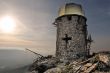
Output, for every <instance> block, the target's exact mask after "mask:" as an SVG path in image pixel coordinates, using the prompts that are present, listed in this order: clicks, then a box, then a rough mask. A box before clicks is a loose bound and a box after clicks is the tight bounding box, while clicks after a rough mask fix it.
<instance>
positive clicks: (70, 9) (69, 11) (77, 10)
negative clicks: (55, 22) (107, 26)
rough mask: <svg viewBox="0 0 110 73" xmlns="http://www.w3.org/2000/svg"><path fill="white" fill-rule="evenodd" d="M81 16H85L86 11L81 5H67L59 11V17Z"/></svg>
mask: <svg viewBox="0 0 110 73" xmlns="http://www.w3.org/2000/svg"><path fill="white" fill-rule="evenodd" d="M73 14H75V15H81V16H84V11H83V9H82V7H81V5H79V4H75V3H67V4H65V5H64V6H63V7H61V8H60V9H59V14H58V15H59V17H60V16H64V15H73Z"/></svg>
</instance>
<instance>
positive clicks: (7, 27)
mask: <svg viewBox="0 0 110 73" xmlns="http://www.w3.org/2000/svg"><path fill="white" fill-rule="evenodd" d="M15 27H16V23H15V20H14V19H13V18H12V17H11V16H5V17H3V18H1V20H0V29H1V31H2V32H4V33H12V32H13V31H14V30H15Z"/></svg>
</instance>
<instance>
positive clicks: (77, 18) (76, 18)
mask: <svg viewBox="0 0 110 73" xmlns="http://www.w3.org/2000/svg"><path fill="white" fill-rule="evenodd" d="M54 24H55V25H56V27H57V41H56V57H58V58H60V59H64V60H71V59H78V58H80V57H86V56H87V54H88V50H87V25H86V17H85V16H84V11H83V10H82V7H81V5H79V4H75V3H67V4H65V5H64V6H63V7H61V8H60V9H59V16H58V18H56V20H55V22H54Z"/></svg>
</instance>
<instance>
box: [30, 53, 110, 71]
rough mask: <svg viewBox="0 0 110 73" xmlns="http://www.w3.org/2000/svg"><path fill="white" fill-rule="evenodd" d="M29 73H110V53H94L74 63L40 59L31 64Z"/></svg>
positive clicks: (49, 58)
mask: <svg viewBox="0 0 110 73" xmlns="http://www.w3.org/2000/svg"><path fill="white" fill-rule="evenodd" d="M29 73H110V52H99V53H94V54H93V55H91V56H90V57H89V58H87V59H85V60H84V59H81V58H79V59H77V60H75V61H72V60H71V61H67V60H65V61H64V60H61V59H57V58H55V57H52V56H47V57H42V58H40V59H38V60H36V61H35V62H34V63H33V64H32V66H31V67H30V68H29Z"/></svg>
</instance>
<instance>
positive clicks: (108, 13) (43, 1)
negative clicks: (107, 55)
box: [0, 0, 110, 54]
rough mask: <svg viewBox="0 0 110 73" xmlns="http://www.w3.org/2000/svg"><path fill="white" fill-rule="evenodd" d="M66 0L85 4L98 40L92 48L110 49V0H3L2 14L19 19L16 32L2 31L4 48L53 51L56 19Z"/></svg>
mask: <svg viewBox="0 0 110 73" xmlns="http://www.w3.org/2000/svg"><path fill="white" fill-rule="evenodd" d="M66 2H74V3H78V4H81V5H82V6H83V9H84V10H85V16H86V18H87V19H88V20H87V24H88V31H89V33H91V35H92V38H93V40H94V43H93V45H92V50H97V51H98V50H103V49H104V50H110V49H109V48H110V45H109V44H110V38H109V37H110V0H0V18H1V17H3V16H6V15H8V16H12V17H13V18H14V19H15V20H16V30H15V31H14V33H10V34H5V33H2V32H1V31H0V48H1V49H2V48H7V47H8V48H11V47H14V48H19V49H22V48H30V49H32V50H34V51H36V52H37V51H39V52H41V53H47V52H48V53H49V54H53V53H54V52H55V46H56V45H55V43H56V27H54V26H53V25H52V23H53V22H54V20H55V18H57V16H58V9H59V7H61V6H62V5H63V4H65V3H66Z"/></svg>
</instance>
